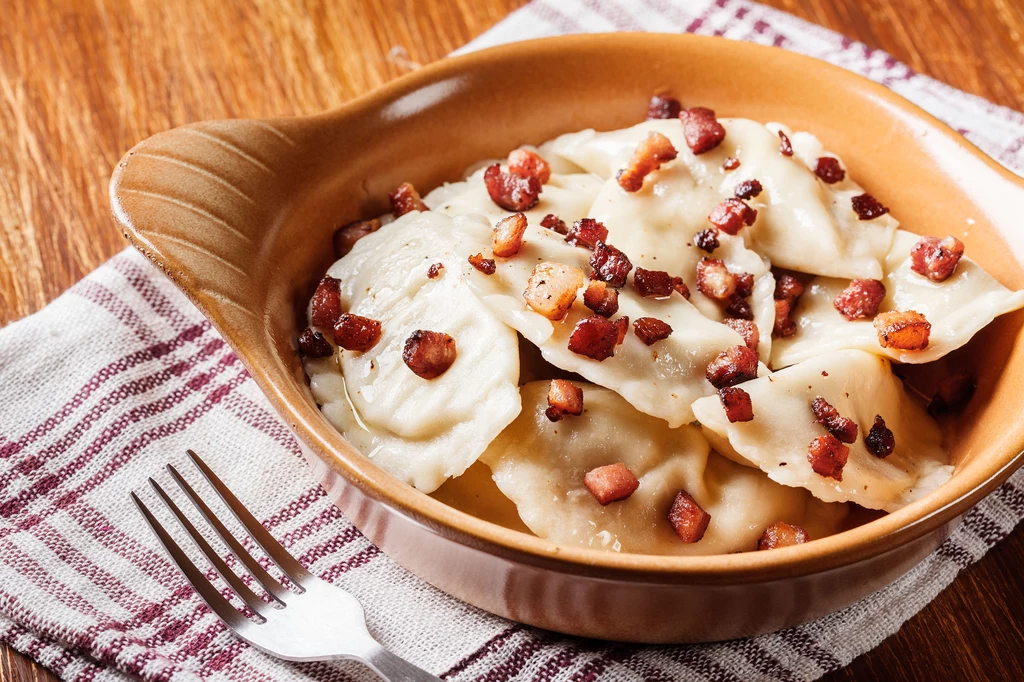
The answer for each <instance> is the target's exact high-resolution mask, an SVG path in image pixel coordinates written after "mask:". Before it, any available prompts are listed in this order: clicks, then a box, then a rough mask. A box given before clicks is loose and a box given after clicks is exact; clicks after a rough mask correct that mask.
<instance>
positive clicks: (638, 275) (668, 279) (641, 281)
mask: <svg viewBox="0 0 1024 682" xmlns="http://www.w3.org/2000/svg"><path fill="white" fill-rule="evenodd" d="M633 286H634V287H635V288H636V290H637V293H639V294H640V295H641V296H643V297H644V298H665V297H666V296H671V295H672V292H673V291H678V292H679V294H680V295H681V296H682V297H683V298H690V289H689V288H688V287H687V286H686V283H685V282H683V278H682V277H673V276H672V275H670V274H668V273H667V272H665V271H664V270H647V269H646V268H641V267H640V266H637V268H636V272H634V273H633Z"/></svg>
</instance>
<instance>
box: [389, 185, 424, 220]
mask: <svg viewBox="0 0 1024 682" xmlns="http://www.w3.org/2000/svg"><path fill="white" fill-rule="evenodd" d="M388 199H389V200H390V201H391V212H392V213H393V214H394V215H395V217H396V218H398V217H400V216H404V215H405V214H406V213H409V212H411V211H429V210H430V209H429V208H427V205H426V204H424V203H423V199H421V198H420V193H419V192H417V191H416V188H415V187H413V186H412V184H411V183H408V182H403V183H402V184H401V185H399V186H398V187H396V188H395V191H394V192H392V193H391V194H389V195H388Z"/></svg>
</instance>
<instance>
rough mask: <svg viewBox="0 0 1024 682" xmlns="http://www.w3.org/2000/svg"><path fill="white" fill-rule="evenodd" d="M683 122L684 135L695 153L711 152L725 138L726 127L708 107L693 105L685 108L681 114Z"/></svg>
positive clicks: (687, 144)
mask: <svg viewBox="0 0 1024 682" xmlns="http://www.w3.org/2000/svg"><path fill="white" fill-rule="evenodd" d="M679 118H680V120H682V122H683V137H685V138H686V146H687V147H689V148H690V151H691V152H693V153H694V154H703V153H704V152H709V151H711V150H712V149H714V148H715V147H717V146H718V145H720V144H722V140H724V139H725V128H724V127H723V126H722V124H721V123H719V122H718V119H717V118H715V112H714V111H712V110H711V109H708V108H706V107H693V108H692V109H684V110H683V111H682V112H681V113H680V114H679Z"/></svg>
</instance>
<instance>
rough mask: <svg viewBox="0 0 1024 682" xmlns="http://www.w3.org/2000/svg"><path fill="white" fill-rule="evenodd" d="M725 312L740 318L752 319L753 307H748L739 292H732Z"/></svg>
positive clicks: (747, 303)
mask: <svg viewBox="0 0 1024 682" xmlns="http://www.w3.org/2000/svg"><path fill="white" fill-rule="evenodd" d="M725 314H726V315H729V316H731V317H736V318H739V319H741V320H753V319H754V309H753V308H751V307H750V303H749V302H747V299H745V298H743V297H742V296H740V295H739V294H733V295H732V296H730V297H729V305H727V306H725Z"/></svg>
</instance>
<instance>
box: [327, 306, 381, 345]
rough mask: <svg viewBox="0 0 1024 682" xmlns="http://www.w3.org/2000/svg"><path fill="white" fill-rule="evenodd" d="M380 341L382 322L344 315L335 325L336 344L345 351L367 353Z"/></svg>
mask: <svg viewBox="0 0 1024 682" xmlns="http://www.w3.org/2000/svg"><path fill="white" fill-rule="evenodd" d="M378 341H380V322H378V321H377V320H371V319H370V318H369V317H363V316H361V315H352V314H351V313H342V314H341V316H340V317H339V318H338V321H337V322H336V323H335V324H334V342H335V343H336V344H338V345H339V346H341V347H342V348H344V349H345V350H354V351H359V352H360V353H365V352H366V351H368V350H370V349H371V348H373V347H374V346H376V345H377V342H378Z"/></svg>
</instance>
